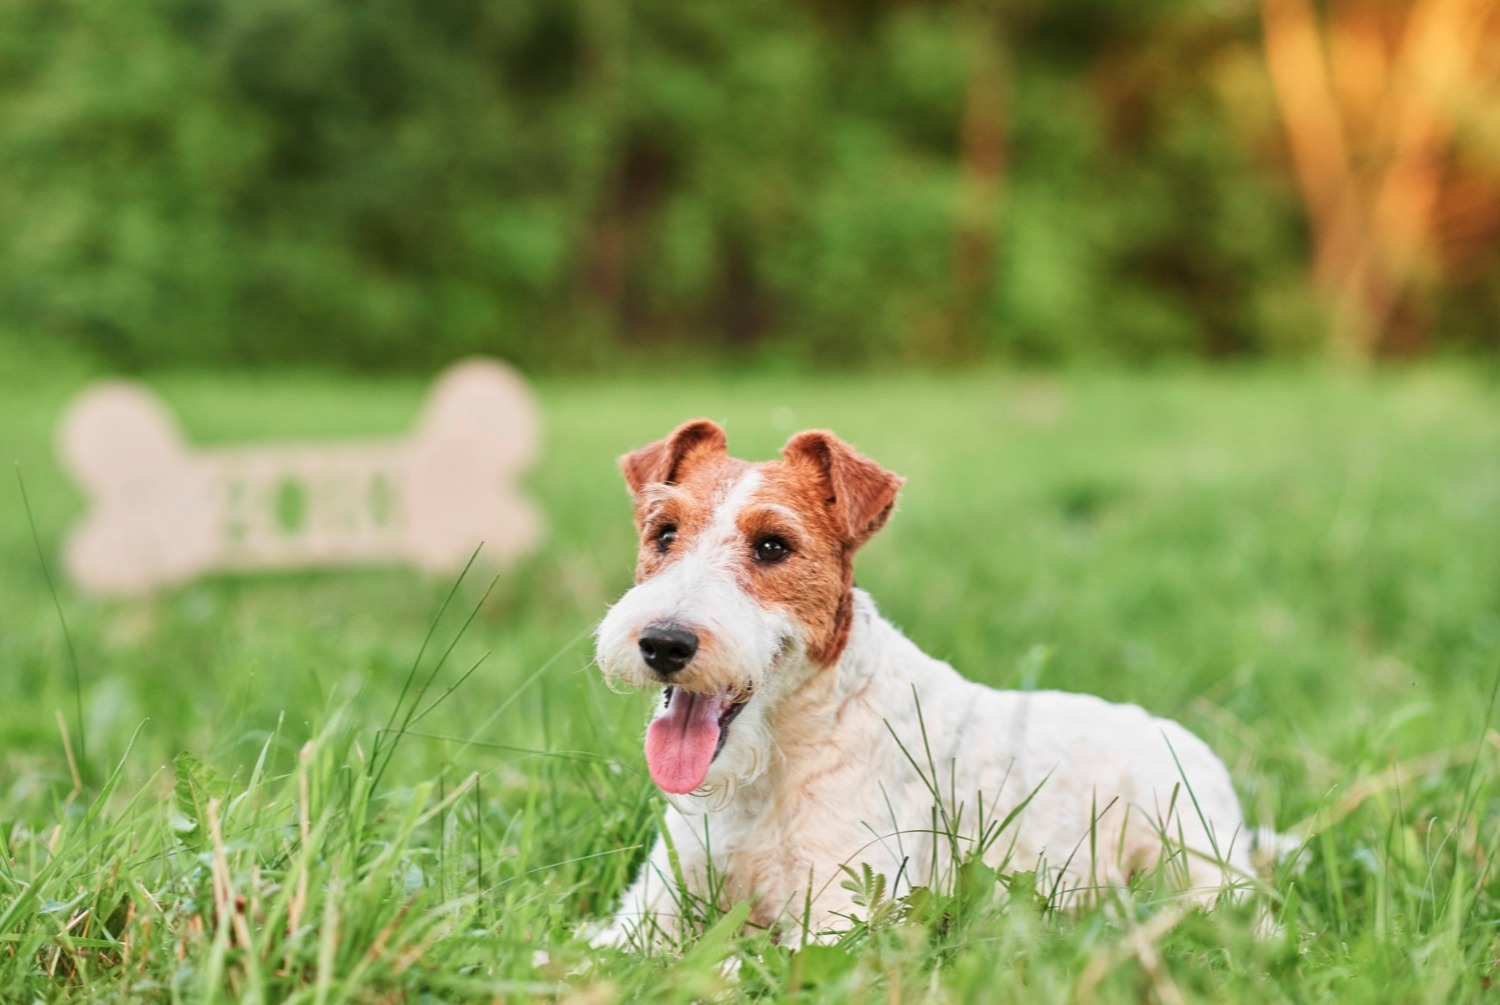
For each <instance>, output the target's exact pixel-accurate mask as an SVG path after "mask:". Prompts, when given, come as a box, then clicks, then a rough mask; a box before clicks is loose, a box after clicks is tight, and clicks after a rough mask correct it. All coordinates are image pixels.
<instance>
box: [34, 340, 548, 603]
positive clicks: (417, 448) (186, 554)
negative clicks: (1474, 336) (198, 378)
mask: <svg viewBox="0 0 1500 1005" xmlns="http://www.w3.org/2000/svg"><path fill="white" fill-rule="evenodd" d="M539 432H540V431H539V426H538V421H537V416H536V408H535V406H534V404H533V402H532V398H531V394H530V392H529V391H528V390H527V388H526V385H525V383H524V382H523V381H522V380H521V378H520V377H519V376H517V375H516V374H515V373H514V372H513V371H512V370H510V369H508V368H507V367H504V366H502V365H500V364H498V363H495V362H492V361H489V360H470V361H467V362H464V363H460V364H458V365H456V366H454V367H452V368H451V369H449V370H448V371H447V372H445V373H444V374H443V375H442V376H441V378H439V380H438V382H437V385H436V387H434V388H433V390H432V392H431V394H430V395H429V396H428V399H427V404H426V407H425V408H424V410H423V412H422V417H421V420H420V421H419V422H418V424H417V429H416V432H415V433H414V434H413V435H412V436H410V437H408V438H407V439H403V440H356V441H348V442H334V443H324V444H308V445H300V444H299V445H289V444H271V445H259V446H245V447H227V448H221V449H215V450H202V451H198V450H194V449H193V448H192V447H191V446H189V445H188V443H187V442H186V441H185V440H184V439H183V437H182V434H181V431H180V430H179V428H178V426H177V423H176V422H175V421H174V420H173V418H172V416H171V414H170V413H168V411H167V410H166V408H165V407H164V406H163V404H162V402H161V400H160V399H159V398H157V397H156V395H154V394H152V393H151V392H150V391H149V390H147V389H146V388H144V387H142V386H141V385H139V384H134V383H131V382H128V381H108V382H105V383H102V384H99V385H96V386H94V387H93V388H90V389H89V390H87V391H85V392H84V393H83V394H82V395H81V396H80V397H79V399H78V400H77V401H76V402H75V403H74V404H73V405H72V407H70V408H69V410H68V413H67V415H66V416H65V417H64V419H63V422H62V426H61V429H60V431H59V449H60V451H61V453H62V458H63V463H64V465H65V467H66V468H67V469H68V470H69V472H70V473H71V474H72V475H73V477H74V478H75V479H76V480H77V481H78V483H79V484H80V485H81V486H82V487H83V489H84V491H85V493H86V495H87V496H88V512H87V514H86V515H85V518H84V520H83V521H82V523H81V524H80V525H79V526H77V527H76V528H75V529H74V530H73V532H72V533H71V535H70V536H69V539H68V541H67V543H66V545H65V552H64V565H65V567H66V568H67V571H68V573H69V575H70V576H71V577H72V579H73V580H74V582H76V583H77V584H78V585H79V586H81V587H83V588H84V589H87V590H91V591H95V592H98V593H109V594H140V593H146V592H148V591H150V590H152V589H155V588H157V587H162V586H170V585H173V584H176V583H182V582H185V581H187V580H189V579H192V578H193V577H195V576H198V575H201V574H203V573H206V572H211V571H216V570H252V569H291V568H308V567H315V566H334V565H355V564H360V565H362V564H370V563H383V562H408V563H410V564H412V565H415V566H417V567H419V568H421V569H425V570H428V571H432V572H450V571H453V570H456V569H458V568H460V567H462V565H463V563H464V562H465V561H467V560H468V558H469V556H470V555H471V554H472V553H473V551H474V549H475V547H477V546H478V545H479V543H480V542H481V541H483V542H484V550H483V552H482V554H483V555H484V556H485V557H486V558H487V559H488V560H489V561H490V562H491V563H492V564H494V563H503V562H506V561H508V560H512V559H514V558H516V557H518V556H519V555H521V554H524V553H525V552H527V551H529V550H531V549H532V548H533V547H534V546H535V545H536V544H537V542H538V540H539V539H540V537H541V532H542V522H541V518H540V517H539V515H538V513H537V511H536V509H535V507H533V506H532V505H531V503H530V502H529V501H527V500H526V499H525V498H523V497H522V495H521V494H520V491H519V488H518V486H517V485H516V481H517V478H518V476H519V475H520V474H521V472H523V471H524V470H526V468H528V467H529V466H530V465H531V463H532V461H533V459H534V458H535V456H536V453H537V443H538V439H539Z"/></svg>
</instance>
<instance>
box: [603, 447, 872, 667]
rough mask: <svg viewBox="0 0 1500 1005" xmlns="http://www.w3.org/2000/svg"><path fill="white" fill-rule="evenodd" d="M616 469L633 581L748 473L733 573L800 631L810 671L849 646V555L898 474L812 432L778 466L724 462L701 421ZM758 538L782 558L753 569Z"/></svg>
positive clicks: (664, 560)
mask: <svg viewBox="0 0 1500 1005" xmlns="http://www.w3.org/2000/svg"><path fill="white" fill-rule="evenodd" d="M621 467H622V468H623V469H624V471H625V476H626V480H627V482H628V483H629V485H630V488H631V492H632V494H633V496H634V499H635V505H636V513H635V516H636V525H637V527H638V528H639V529H640V531H641V546H640V552H639V554H638V557H637V562H636V582H641V581H643V580H645V579H648V578H650V577H651V576H653V575H655V574H656V573H657V572H659V571H660V570H661V569H663V568H664V567H666V565H667V564H669V563H670V562H671V561H672V560H673V558H674V557H676V556H677V555H680V554H683V553H684V552H685V551H686V550H688V549H690V548H692V547H693V544H694V540H695V539H696V537H697V536H698V534H700V533H701V532H702V531H703V530H704V528H706V527H707V526H708V525H709V523H710V521H711V520H712V519H713V516H714V512H715V510H716V509H717V507H718V505H719V503H720V502H721V501H722V500H723V499H724V497H725V496H726V495H727V494H728V492H729V491H730V490H731V489H732V488H733V486H734V485H735V484H736V483H737V482H738V481H739V479H740V478H741V477H742V476H743V475H744V473H745V472H746V470H748V469H750V468H751V467H754V468H755V469H756V470H758V471H759V472H760V473H761V475H762V478H763V481H762V483H761V485H760V487H759V488H758V489H757V490H756V491H755V493H754V495H752V496H751V498H750V500H749V501H748V503H747V504H746V505H745V506H744V508H743V509H741V510H740V512H739V513H738V514H737V515H736V524H737V526H738V528H739V532H740V538H741V544H742V546H743V547H742V557H741V559H740V565H739V568H738V570H737V575H738V576H739V579H740V582H741V584H742V585H743V587H744V589H745V590H746V591H747V592H749V593H751V594H752V595H753V596H755V598H756V599H757V600H758V601H759V602H760V603H761V604H762V605H764V606H766V607H767V608H775V609H780V610H785V611H787V612H788V613H789V614H790V615H791V616H792V617H793V618H794V619H796V620H797V621H798V622H799V623H800V624H801V625H802V628H803V633H804V639H805V642H806V646H807V656H808V659H809V661H810V662H811V663H813V664H814V665H815V666H820V667H826V666H831V665H832V664H833V663H835V662H836V661H837V660H838V658H839V656H840V655H841V654H842V653H843V650H844V646H845V644H846V643H847V642H848V639H849V629H850V625H851V618H852V607H851V602H852V599H853V594H852V592H851V591H852V588H853V585H854V565H853V562H854V554H855V552H856V551H857V550H858V549H859V547H860V546H861V545H862V544H864V542H865V541H866V540H868V539H869V538H870V536H871V535H873V534H874V533H875V532H876V531H878V530H879V529H880V528H881V527H882V526H884V524H885V522H886V520H887V518H888V517H889V516H890V513H891V509H892V507H893V506H894V505H895V500H896V493H897V491H898V490H899V489H900V487H901V483H902V479H901V478H900V477H899V476H897V475H894V474H892V473H891V472H889V471H886V470H885V469H883V468H881V467H880V466H879V465H878V464H876V463H875V462H874V461H871V460H870V459H868V458H866V457H864V456H862V455H860V454H859V453H857V452H856V451H855V450H854V449H853V448H851V447H850V446H849V445H848V444H846V443H844V442H843V441H841V440H839V439H838V438H837V437H836V436H834V435H833V434H832V433H828V432H825V431H821V430H811V431H808V432H805V433H799V434H797V435H796V436H794V437H792V439H791V440H789V441H788V442H787V445H786V447H785V448H783V450H782V460H780V461H772V462H766V463H762V464H755V465H751V464H748V463H747V462H745V461H742V460H739V459H737V458H733V457H730V456H729V455H728V453H727V452H726V441H725V438H724V433H723V430H722V429H720V428H719V427H718V426H717V425H715V424H713V423H711V422H708V421H707V420H697V421H695V422H690V423H686V424H684V425H683V426H680V427H678V429H677V430H676V431H674V432H673V433H672V435H671V436H668V437H667V438H665V439H663V440H659V441H657V442H656V443H652V444H650V445H648V446H646V447H642V448H641V449H640V450H637V451H635V452H634V453H631V454H628V455H626V456H625V457H624V458H622V459H621ZM669 527H670V528H675V530H676V534H677V537H676V540H675V541H673V542H671V544H670V545H669V546H667V547H666V548H665V549H663V547H662V546H661V543H660V535H661V533H662V531H663V530H664V529H665V528H669ZM767 536H774V537H778V538H781V539H782V540H784V541H785V542H786V543H787V544H789V545H790V546H791V553H790V554H789V555H788V556H787V557H786V558H784V559H783V560H781V561H779V562H774V563H771V562H759V561H756V560H755V558H754V557H753V556H754V549H755V545H756V543H757V542H758V541H759V540H761V539H762V538H764V537H767Z"/></svg>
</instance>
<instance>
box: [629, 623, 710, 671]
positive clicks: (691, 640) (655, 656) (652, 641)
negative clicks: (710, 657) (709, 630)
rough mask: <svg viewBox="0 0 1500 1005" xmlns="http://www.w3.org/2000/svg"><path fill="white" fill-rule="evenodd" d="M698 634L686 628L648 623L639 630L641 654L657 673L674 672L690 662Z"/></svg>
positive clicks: (696, 647)
mask: <svg viewBox="0 0 1500 1005" xmlns="http://www.w3.org/2000/svg"><path fill="white" fill-rule="evenodd" d="M697 651H698V636H696V635H694V634H693V633H692V632H690V631H688V630H687V629H686V628H673V627H671V626H670V625H648V626H647V627H646V628H645V629H644V630H642V632H641V655H642V656H644V657H645V659H646V665H647V666H648V667H650V668H651V669H652V670H655V671H656V672H657V673H664V674H674V673H676V672H677V671H679V670H681V669H682V668H683V667H685V666H687V665H688V664H689V663H691V662H692V659H693V654H694V653H696V652H697Z"/></svg>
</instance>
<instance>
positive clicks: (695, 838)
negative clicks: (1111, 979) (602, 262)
mask: <svg viewBox="0 0 1500 1005" xmlns="http://www.w3.org/2000/svg"><path fill="white" fill-rule="evenodd" d="M620 466H621V469H622V471H623V472H624V475H625V481H626V483H627V485H628V486H629V489H630V494H631V498H632V501H633V503H634V506H635V523H636V528H637V530H638V531H639V534H640V550H639V554H638V559H637V565H636V577H635V578H636V582H635V585H634V586H633V587H632V588H631V589H630V590H629V591H627V592H626V593H625V595H624V596H623V597H621V598H620V600H619V601H618V602H617V603H615V604H614V605H613V606H612V607H611V608H610V609H609V611H608V613H607V614H606V616H605V617H604V619H603V620H602V621H601V622H600V624H599V627H598V631H597V647H596V650H597V651H596V656H597V661H598V664H599V666H600V668H601V669H602V671H603V673H604V674H605V676H606V678H607V679H608V680H609V681H610V682H612V683H617V684H622V685H627V686H630V687H634V688H644V689H657V688H659V689H660V690H661V694H662V697H661V701H660V703H659V705H658V707H657V709H656V712H655V714H654V716H653V717H652V719H651V721H650V723H649V725H648V727H647V730H646V737H645V754H646V764H647V766H648V768H649V770H650V774H651V778H652V780H653V781H655V783H656V785H657V786H658V787H660V788H661V790H662V791H663V792H664V793H665V794H666V798H667V801H668V803H669V805H668V807H667V808H666V810H665V816H664V823H663V828H662V833H661V834H660V835H659V836H658V837H657V840H656V842H655V845H654V847H653V848H652V850H651V852H650V853H649V856H648V858H647V861H646V862H645V864H644V866H643V867H642V868H641V870H640V873H639V875H638V876H637V877H636V879H635V881H634V883H633V884H632V885H631V886H630V888H629V889H628V890H627V891H626V893H625V895H624V898H623V901H622V903H621V904H620V907H619V909H618V912H617V913H616V914H615V916H614V918H613V920H612V921H611V922H610V923H609V924H608V926H607V927H605V928H603V929H602V930H601V931H600V932H598V933H597V934H596V936H595V942H596V944H599V945H616V946H623V945H630V944H633V945H637V946H645V945H649V944H656V943H659V942H661V941H663V940H666V941H670V940H672V939H675V938H677V937H679V936H680V935H682V934H683V933H684V927H685V926H686V925H687V924H688V923H689V919H690V917H691V915H692V913H693V910H694V903H695V902H697V903H698V904H699V905H700V906H701V904H702V903H705V902H716V903H717V904H718V906H720V907H725V908H727V907H728V906H729V905H732V904H735V903H738V902H740V901H748V902H749V904H750V914H749V922H750V923H751V924H753V925H757V926H763V927H766V928H771V929H774V930H776V931H778V932H779V933H780V935H781V937H782V938H787V937H788V935H789V934H796V933H800V936H799V937H800V938H802V939H803V940H804V941H806V940H809V939H812V940H818V939H825V940H826V939H827V938H830V937H834V936H836V935H837V933H838V932H839V931H840V929H842V928H847V926H848V924H849V916H850V914H851V912H852V911H855V910H857V908H856V905H855V904H854V902H853V899H852V898H853V897H854V893H853V892H852V891H851V890H850V889H847V888H846V887H845V886H844V885H842V883H841V880H842V879H843V878H844V870H845V869H846V868H848V869H854V870H858V869H860V868H861V867H862V866H865V865H868V866H869V867H870V868H871V869H872V870H873V871H875V872H877V873H883V874H885V875H886V876H887V877H888V878H889V877H894V882H893V883H892V891H893V893H895V894H898V895H899V894H900V893H902V892H904V891H907V890H909V889H911V888H912V887H915V886H922V885H931V884H935V883H941V882H942V881H943V879H944V877H945V876H949V875H951V871H952V870H953V869H954V867H955V866H956V865H957V864H958V862H957V860H958V859H961V858H963V857H966V856H969V855H979V856H981V857H982V858H983V859H984V860H985V861H986V862H989V863H990V864H992V865H997V866H1003V867H1004V868H1006V869H1013V870H1018V871H1020V870H1035V871H1036V873H1037V876H1038V884H1037V888H1038V889H1045V890H1050V891H1052V892H1053V897H1054V900H1055V901H1056V902H1057V903H1059V904H1063V905H1073V904H1078V903H1082V902H1085V901H1087V900H1088V898H1090V897H1093V896H1097V895H1098V894H1099V893H1100V892H1102V891H1104V890H1107V889H1109V888H1111V887H1117V886H1120V885H1122V884H1124V883H1126V882H1127V881H1128V879H1129V878H1130V877H1131V876H1132V875H1133V874H1134V873H1135V872H1137V871H1140V870H1143V869H1148V868H1152V867H1155V866H1158V865H1163V864H1164V865H1165V867H1166V868H1169V869H1171V870H1172V875H1173V876H1175V877H1176V881H1177V884H1178V885H1179V886H1180V887H1181V888H1182V890H1183V892H1184V894H1185V895H1186V897H1187V898H1190V899H1192V900H1194V901H1197V902H1201V903H1203V904H1212V903H1213V902H1214V901H1215V900H1216V899H1217V897H1218V896H1219V895H1220V894H1221V893H1222V892H1224V891H1226V890H1233V889H1234V888H1235V887H1236V886H1237V885H1238V884H1241V883H1242V882H1243V881H1244V880H1245V879H1246V878H1247V877H1250V876H1253V875H1254V871H1253V869H1252V861H1251V851H1250V848H1249V844H1250V836H1249V834H1247V833H1246V832H1245V826H1244V816H1243V814H1242V812H1241V810H1240V804H1239V800H1238V798H1237V797H1236V795H1235V792H1234V788H1233V786H1232V784H1231V782H1230V778H1229V773H1228V771H1227V770H1226V769H1225V767H1224V765H1223V763H1222V762H1221V761H1220V760H1219V759H1218V758H1217V757H1216V756H1215V755H1214V753H1213V752H1212V751H1211V750H1210V749H1209V747H1208V746H1207V744H1205V743H1204V742H1203V741H1202V740H1200V739H1199V738H1198V737H1196V736H1195V735H1193V734H1192V733H1190V732H1189V731H1188V730H1187V729H1185V728H1184V727H1182V726H1181V725H1179V724H1177V723H1175V722H1172V721H1169V720H1166V719H1159V718H1156V717H1154V716H1152V715H1150V714H1148V713H1147V712H1145V711H1143V710H1142V709H1141V708H1139V707H1137V706H1135V705H1120V704H1112V703H1109V702H1106V701H1104V700H1103V699H1101V698H1097V697H1094V696H1090V695H1082V694H1068V693H1063V692H1057V691H1024V692H1016V691H997V690H994V689H991V688H988V687H984V686H982V685H979V684H976V683H973V682H971V681H968V680H966V679H964V678H963V677H961V676H960V675H959V674H958V673H957V672H956V671H955V670H954V669H953V668H952V667H950V666H949V665H948V664H946V663H943V662H941V661H939V660H936V659H933V658H932V657H930V656H927V655H925V654H924V653H923V652H922V651H921V650H920V649H918V648H917V646H916V645H915V644H913V643H912V642H911V641H910V640H908V639H907V638H906V637H905V636H904V635H903V634H902V633H901V632H900V631H899V630H898V629H897V628H895V627H894V626H893V625H891V624H890V623H889V622H887V621H885V620H884V619H883V618H882V617H881V616H880V614H879V612H878V611H877V610H876V608H875V603H874V601H873V600H871V598H870V596H869V595H868V594H867V593H865V592H864V591H863V590H860V589H858V588H857V587H855V585H854V578H853V559H854V555H855V553H856V552H857V551H858V550H859V548H860V546H861V545H863V544H864V543H865V542H866V541H868V540H869V539H870V537H871V536H872V535H873V534H875V533H876V532H877V531H879V530H880V529H881V527H882V526H884V525H885V523H886V521H887V519H888V518H889V517H890V515H891V511H892V509H893V508H894V506H895V502H896V495H897V492H898V490H899V489H900V488H901V485H902V482H903V479H902V478H900V477H899V476H897V475H895V474H892V473H891V472H889V471H887V470H885V469H884V468H882V467H881V466H880V465H879V464H877V463H875V462H874V461H872V460H870V459H869V458H867V457H864V456H862V455H861V454H859V453H858V452H856V451H855V450H854V448H852V447H851V446H849V445H848V444H846V443H844V442H843V441H841V440H840V439H838V438H837V437H836V436H834V435H833V434H832V433H830V432H826V431H822V430H811V431H808V432H803V433H799V434H797V435H795V436H793V437H792V438H791V439H790V440H789V441H788V442H787V444H786V446H785V447H784V448H783V449H782V451H781V459H780V460H779V461H772V462H766V463H759V464H752V463H749V462H746V461H743V460H739V459H737V458H734V457H731V456H730V455H729V453H728V447H727V441H726V438H725V434H724V431H723V429H721V428H720V427H719V426H718V425H716V424H715V423H713V422H711V421H709V420H706V419H699V420H696V421H692V422H687V423H685V424H683V425H682V426H680V427H678V428H677V429H676V430H675V431H674V432H673V433H672V434H671V435H670V436H668V437H666V438H665V439H662V440H659V441H657V442H654V443H651V444H649V445H647V446H645V447H642V448H641V449H639V450H636V451H635V452H633V453H630V454H627V455H625V456H624V457H622V458H621V460H620ZM1231 895H1232V894H1231Z"/></svg>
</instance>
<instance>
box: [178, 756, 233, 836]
mask: <svg viewBox="0 0 1500 1005" xmlns="http://www.w3.org/2000/svg"><path fill="white" fill-rule="evenodd" d="M172 770H173V773H174V774H176V776H177V785H176V787H175V788H174V790H173V792H174V795H175V798H176V803H177V807H176V810H177V811H176V812H175V813H174V814H173V815H172V820H171V824H172V830H173V832H174V833H175V834H176V835H177V840H179V841H181V842H182V843H183V844H185V845H187V846H188V847H189V848H192V849H194V850H196V851H201V850H202V849H204V848H206V847H208V818H207V816H206V814H207V812H208V803H209V800H211V799H214V798H221V799H222V798H223V796H224V794H225V793H226V792H227V787H226V786H225V784H224V782H223V780H222V779H220V778H219V773H218V772H217V771H215V770H214V769H213V768H211V767H209V766H208V765H206V764H204V763H203V762H202V761H200V760H198V759H197V758H196V757H194V756H193V755H192V754H178V755H177V756H176V757H175V758H173V760H172Z"/></svg>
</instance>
